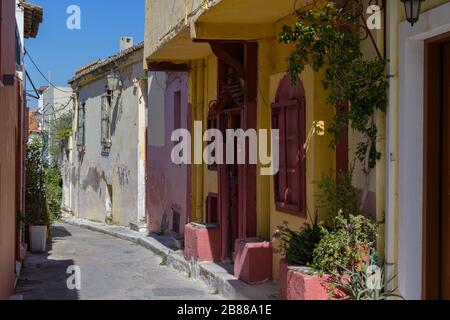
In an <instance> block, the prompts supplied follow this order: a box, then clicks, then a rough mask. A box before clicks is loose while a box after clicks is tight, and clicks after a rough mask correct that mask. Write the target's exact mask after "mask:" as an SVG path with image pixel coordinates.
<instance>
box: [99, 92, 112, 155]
mask: <svg viewBox="0 0 450 320" xmlns="http://www.w3.org/2000/svg"><path fill="white" fill-rule="evenodd" d="M110 101H111V97H110V96H108V95H105V96H102V112H101V144H102V146H103V147H105V148H109V147H110V146H111V136H110V107H111V102H110Z"/></svg>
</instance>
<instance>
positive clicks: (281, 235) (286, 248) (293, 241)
mask: <svg viewBox="0 0 450 320" xmlns="http://www.w3.org/2000/svg"><path fill="white" fill-rule="evenodd" d="M321 230H322V229H321V227H320V225H319V223H318V222H317V218H316V220H315V221H314V222H313V223H312V224H311V225H310V224H308V223H305V225H304V226H303V228H302V230H300V231H294V230H291V229H289V227H288V225H287V223H285V225H284V226H280V227H278V230H277V232H276V233H275V238H277V239H278V240H279V241H280V253H281V255H282V256H283V257H285V258H286V260H287V261H288V262H289V263H290V264H300V265H309V264H311V262H312V261H313V253H314V249H315V247H316V246H317V244H318V243H319V241H320V239H321V237H322V233H321Z"/></svg>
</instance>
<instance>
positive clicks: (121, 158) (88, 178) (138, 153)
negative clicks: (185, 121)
mask: <svg viewBox="0 0 450 320" xmlns="http://www.w3.org/2000/svg"><path fill="white" fill-rule="evenodd" d="M118 71H119V73H120V75H121V78H122V82H123V89H122V92H121V93H119V91H114V97H113V100H112V106H111V127H110V128H111V129H110V130H111V140H112V147H111V150H110V152H109V154H108V155H104V154H102V151H103V148H102V145H101V143H100V141H101V96H102V95H104V94H105V93H106V88H105V86H106V78H105V77H106V75H103V77H101V78H98V79H97V80H95V81H93V82H90V83H88V84H86V85H83V86H82V87H81V88H80V90H79V105H80V106H81V105H82V104H83V103H85V104H86V106H85V107H86V124H85V130H86V151H85V154H84V155H83V156H82V157H81V158H80V154H79V153H78V151H77V150H76V147H75V149H74V154H76V156H75V158H74V159H72V161H73V166H72V168H71V170H70V173H69V176H70V179H71V181H72V197H71V198H72V208H71V209H72V211H73V212H74V213H75V215H76V216H77V217H79V218H85V219H89V220H93V221H100V222H105V221H106V222H112V223H114V224H120V225H129V223H130V222H136V221H138V220H139V219H140V218H141V217H143V216H144V215H145V214H144V212H143V211H144V205H143V204H139V201H141V202H142V201H143V199H144V197H145V181H144V179H142V177H141V178H139V174H141V175H142V174H143V172H144V171H145V167H144V166H145V163H144V161H143V159H142V158H143V155H142V153H143V152H142V150H143V146H145V134H144V133H143V132H140V131H143V130H145V119H140V118H139V117H145V102H146V100H147V99H146V97H144V95H143V93H144V94H145V92H146V91H145V90H144V91H142V90H141V88H140V87H138V88H136V87H134V86H133V79H138V78H141V77H142V76H143V65H142V60H139V62H137V63H134V64H129V65H126V66H123V65H122V66H121V67H120V68H119V70H118ZM140 109H144V110H140ZM143 121H144V122H143ZM142 123H144V125H142ZM75 141H76V140H75ZM74 144H75V145H76V142H75V143H74ZM108 186H110V187H112V194H111V195H110V191H111V189H109V188H108ZM111 196H112V197H111ZM110 214H111V215H112V216H111V220H109V219H108V218H107V217H108V216H109V215H110Z"/></svg>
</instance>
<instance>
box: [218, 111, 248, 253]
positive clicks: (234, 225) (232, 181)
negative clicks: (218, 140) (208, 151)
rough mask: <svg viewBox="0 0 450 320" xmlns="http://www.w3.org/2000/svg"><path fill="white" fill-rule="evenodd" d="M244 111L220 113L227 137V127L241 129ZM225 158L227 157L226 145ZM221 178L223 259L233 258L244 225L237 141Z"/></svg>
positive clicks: (222, 169) (224, 134)
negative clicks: (231, 162) (232, 156)
mask: <svg viewBox="0 0 450 320" xmlns="http://www.w3.org/2000/svg"><path fill="white" fill-rule="evenodd" d="M241 119H242V111H241V110H240V109H232V110H227V111H224V112H223V113H222V114H221V115H220V120H219V123H220V130H221V131H222V134H223V136H224V139H226V130H227V129H233V130H236V129H240V128H241V122H242V120H241ZM223 152H224V159H226V157H227V153H226V146H225V149H224V151H223ZM219 167H220V170H219V171H220V172H221V175H222V178H221V193H220V194H221V199H222V210H221V211H222V214H221V232H222V259H223V260H232V258H233V253H234V244H235V242H236V239H238V238H239V237H240V234H239V230H240V227H241V225H242V200H243V198H242V187H243V186H242V183H240V181H241V180H242V174H241V172H242V165H238V163H237V143H235V146H234V163H233V164H224V165H220V166H219Z"/></svg>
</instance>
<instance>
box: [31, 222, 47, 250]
mask: <svg viewBox="0 0 450 320" xmlns="http://www.w3.org/2000/svg"><path fill="white" fill-rule="evenodd" d="M46 249H47V226H30V251H31V252H45V251H46Z"/></svg>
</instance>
